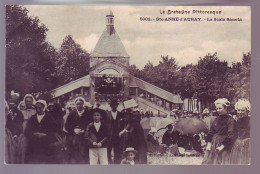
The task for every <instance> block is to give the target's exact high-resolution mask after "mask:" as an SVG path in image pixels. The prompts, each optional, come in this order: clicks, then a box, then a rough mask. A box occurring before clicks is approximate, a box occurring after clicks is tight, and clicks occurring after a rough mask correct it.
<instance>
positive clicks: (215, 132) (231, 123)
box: [203, 98, 237, 164]
mask: <svg viewBox="0 0 260 174" xmlns="http://www.w3.org/2000/svg"><path fill="white" fill-rule="evenodd" d="M214 104H215V106H216V110H217V113H218V117H217V118H216V119H215V120H214V122H213V123H212V126H211V128H210V131H209V133H208V134H207V136H206V141H207V147H206V152H207V153H205V156H204V159H203V164H229V159H230V153H231V149H232V147H233V144H234V142H235V140H236V138H237V127H236V121H235V120H234V118H233V117H232V116H231V115H229V114H228V107H229V106H230V102H229V101H228V100H227V99H225V98H221V99H217V100H216V101H215V103H214Z"/></svg>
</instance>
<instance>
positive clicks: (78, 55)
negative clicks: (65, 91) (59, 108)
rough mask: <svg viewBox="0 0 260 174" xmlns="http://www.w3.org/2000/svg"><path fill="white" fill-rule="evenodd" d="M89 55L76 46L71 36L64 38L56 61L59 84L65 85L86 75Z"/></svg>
mask: <svg viewBox="0 0 260 174" xmlns="http://www.w3.org/2000/svg"><path fill="white" fill-rule="evenodd" d="M89 56H90V55H89V54H88V53H87V52H86V51H85V50H83V49H82V48H81V46H80V45H79V44H77V43H76V42H75V41H74V40H73V38H72V36H71V35H68V36H66V37H65V38H64V40H63V43H62V44H61V48H60V55H59V58H58V60H57V61H56V71H57V75H58V77H59V80H60V81H59V84H60V85H62V84H65V83H68V82H70V81H72V80H76V79H78V78H80V77H83V76H85V75H87V74H88V69H89Z"/></svg>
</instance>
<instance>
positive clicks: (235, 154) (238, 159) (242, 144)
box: [230, 138, 251, 165]
mask: <svg viewBox="0 0 260 174" xmlns="http://www.w3.org/2000/svg"><path fill="white" fill-rule="evenodd" d="M250 155H251V146H250V138H245V139H239V138H238V139H237V140H236V142H235V143H234V145H233V148H232V150H231V154H230V164H241V165H248V164H250V162H251V157H250Z"/></svg>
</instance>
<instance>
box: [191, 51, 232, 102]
mask: <svg viewBox="0 0 260 174" xmlns="http://www.w3.org/2000/svg"><path fill="white" fill-rule="evenodd" d="M228 70H229V67H228V64H227V62H226V61H224V62H222V61H220V60H219V59H218V58H217V53H214V54H213V55H211V54H208V55H206V56H205V57H204V58H201V59H200V60H199V62H198V65H197V66H196V69H195V76H196V80H195V83H194V89H195V93H196V97H197V98H198V99H199V100H200V101H201V103H202V105H203V106H206V107H208V105H209V103H213V102H214V101H215V100H216V99H217V98H221V97H225V98H227V91H226V89H225V88H223V86H224V85H225V83H226V79H227V77H228V73H227V72H228Z"/></svg>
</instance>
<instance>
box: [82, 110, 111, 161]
mask: <svg viewBox="0 0 260 174" xmlns="http://www.w3.org/2000/svg"><path fill="white" fill-rule="evenodd" d="M92 114H93V120H94V122H92V123H90V124H89V125H88V126H87V129H86V133H85V138H86V140H87V141H88V143H89V162H90V165H97V164H98V161H99V162H100V164H101V165H108V158H107V139H108V133H107V132H108V130H107V128H106V126H105V125H104V124H103V123H101V115H102V110H100V109H98V108H96V109H93V112H92Z"/></svg>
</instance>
